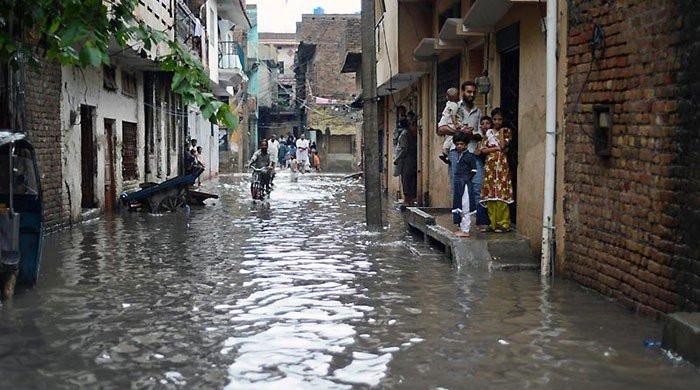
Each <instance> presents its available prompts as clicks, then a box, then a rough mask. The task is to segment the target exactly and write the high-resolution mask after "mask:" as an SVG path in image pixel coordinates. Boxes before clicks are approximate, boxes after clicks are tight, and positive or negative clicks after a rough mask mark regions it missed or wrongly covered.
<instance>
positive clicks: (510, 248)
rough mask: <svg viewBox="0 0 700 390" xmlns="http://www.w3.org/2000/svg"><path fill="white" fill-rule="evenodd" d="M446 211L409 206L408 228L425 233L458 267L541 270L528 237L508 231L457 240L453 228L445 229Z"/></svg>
mask: <svg viewBox="0 0 700 390" xmlns="http://www.w3.org/2000/svg"><path fill="white" fill-rule="evenodd" d="M446 212H449V210H447V211H446V210H445V209H430V208H418V207H408V208H406V209H405V210H404V213H403V215H404V219H405V221H406V223H407V224H408V226H409V227H411V228H412V229H414V230H416V231H418V232H420V233H421V234H423V236H424V238H425V240H426V241H428V242H429V243H433V244H437V246H438V247H442V248H443V249H444V252H445V253H446V254H448V255H449V256H450V257H451V258H452V261H453V263H455V265H456V266H457V267H461V266H473V267H485V268H488V269H490V270H500V271H520V270H537V269H539V262H538V261H537V259H536V258H535V257H534V256H533V254H532V251H531V250H530V240H529V239H528V238H527V237H524V236H522V235H520V234H517V233H515V232H509V233H502V234H498V233H486V234H484V233H474V234H473V235H472V237H471V238H468V239H464V238H458V237H456V236H455V235H454V233H453V231H452V230H450V229H448V227H452V226H448V227H446V226H444V225H445V222H444V220H445V219H446V217H445V213H446ZM438 221H439V222H440V223H442V225H441V224H440V223H438Z"/></svg>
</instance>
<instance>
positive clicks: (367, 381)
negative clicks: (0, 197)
mask: <svg viewBox="0 0 700 390" xmlns="http://www.w3.org/2000/svg"><path fill="white" fill-rule="evenodd" d="M276 182H277V189H276V190H275V191H274V192H273V194H272V200H271V202H270V204H269V205H266V204H253V202H252V201H250V200H249V198H250V196H249V192H248V189H247V186H248V176H224V177H221V178H220V179H219V181H218V182H214V183H209V186H211V188H212V189H213V190H214V191H216V192H218V193H219V194H220V195H221V199H220V200H219V201H217V202H216V204H215V205H213V206H208V207H206V208H198V209H192V211H191V212H190V213H189V215H186V214H185V213H179V214H173V215H163V216H150V215H146V214H136V213H134V214H124V215H119V216H116V217H114V218H103V219H101V220H98V221H94V222H91V223H88V224H86V225H84V226H81V227H79V228H75V229H72V230H67V231H63V232H59V233H55V234H52V235H50V236H49V237H48V239H47V242H46V247H45V250H44V259H43V264H42V272H41V277H40V281H39V285H38V287H37V288H36V289H34V290H33V291H29V292H25V293H23V294H21V295H19V296H18V297H16V299H15V300H14V302H12V303H11V304H10V305H6V306H4V307H3V308H2V309H0V373H2V375H1V378H2V379H1V380H0V388H7V389H30V388H31V389H34V388H37V389H64V388H71V389H72V388H100V389H102V388H104V389H127V388H135V389H140V388H182V389H199V388H201V389H217V388H229V389H266V388H271V389H277V388H284V389H297V388H307V389H336V388H338V389H344V388H353V387H356V388H367V387H372V386H377V387H380V388H407V389H437V388H444V389H484V388H499V389H523V388H551V389H560V388H568V389H578V388H580V389H589V388H600V389H606V388H616V389H621V388H627V389H638V388H649V389H661V388H668V389H671V388H673V389H682V388H683V389H697V388H700V373H699V372H698V370H697V369H696V368H694V367H692V366H690V365H689V364H687V363H685V362H682V361H679V360H676V359H674V358H673V357H672V356H667V354H665V353H664V352H663V351H662V350H660V349H658V348H645V346H644V341H645V340H647V339H652V340H659V339H660V337H661V328H662V323H660V322H656V321H653V320H651V319H649V318H646V317H639V316H635V315H633V314H630V313H629V312H628V311H627V310H626V309H624V308H622V307H621V306H618V305H617V304H615V303H612V302H609V301H608V300H606V299H605V298H603V297H602V296H600V295H599V294H597V293H594V292H591V291H587V290H584V289H582V288H580V287H579V286H577V285H575V284H573V283H570V282H567V281H563V280H555V282H554V284H553V285H552V286H550V287H549V288H543V287H542V284H541V283H540V281H539V276H538V275H537V274H536V273H534V272H517V273H507V272H498V273H488V272H486V271H475V270H470V269H464V270H462V271H461V272H456V271H455V270H454V269H452V267H451V266H450V264H449V262H448V261H447V259H445V258H444V257H443V256H442V255H441V254H440V253H438V252H437V251H433V250H432V249H431V248H429V247H427V246H426V245H425V244H424V243H422V241H419V240H418V239H417V238H415V237H412V236H411V235H410V234H408V233H407V232H406V231H405V228H404V226H403V223H402V221H401V219H400V216H399V215H398V214H397V213H396V212H394V211H389V212H388V215H387V219H388V221H389V223H390V226H389V228H388V230H387V231H386V232H384V233H381V234H371V233H367V232H366V231H365V229H364V225H363V220H364V207H363V201H364V194H363V189H362V186H361V185H360V183H359V182H357V181H346V180H343V179H342V178H340V177H333V176H305V177H301V178H300V179H299V182H298V183H291V182H290V180H289V176H288V175H286V174H279V175H278V178H277V180H276Z"/></svg>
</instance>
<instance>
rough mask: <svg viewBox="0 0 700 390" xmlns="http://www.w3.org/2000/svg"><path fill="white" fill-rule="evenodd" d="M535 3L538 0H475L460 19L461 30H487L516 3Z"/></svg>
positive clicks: (465, 31)
mask: <svg viewBox="0 0 700 390" xmlns="http://www.w3.org/2000/svg"><path fill="white" fill-rule="evenodd" d="M528 3H536V4H539V3H540V1H539V0H476V1H475V2H474V3H473V4H472V6H471V7H470V8H469V10H468V11H467V14H466V15H465V16H464V18H463V19H462V24H463V25H464V27H463V28H462V32H464V33H467V32H470V31H471V32H488V31H491V30H492V29H493V26H494V25H496V23H498V21H499V20H501V18H503V16H505V14H506V13H508V11H510V9H511V7H513V6H515V5H518V4H528Z"/></svg>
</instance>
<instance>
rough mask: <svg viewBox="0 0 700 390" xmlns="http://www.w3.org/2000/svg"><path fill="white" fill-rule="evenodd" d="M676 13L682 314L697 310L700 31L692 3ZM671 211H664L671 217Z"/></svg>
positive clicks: (685, 1) (686, 0) (685, 0)
mask: <svg viewBox="0 0 700 390" xmlns="http://www.w3.org/2000/svg"><path fill="white" fill-rule="evenodd" d="M677 4H678V7H679V9H678V11H679V14H680V15H682V17H683V28H682V29H681V45H680V46H679V47H678V49H677V50H678V53H679V55H680V61H681V62H680V69H682V70H683V71H681V72H679V73H678V82H679V84H680V85H682V86H684V87H681V88H680V102H679V107H678V114H679V117H680V118H682V121H683V122H682V123H681V127H680V129H679V132H680V134H679V135H680V137H678V139H679V145H678V157H677V164H674V165H676V166H673V165H672V166H670V167H669V168H670V169H669V170H668V173H669V175H668V176H669V179H673V183H674V186H673V187H674V188H673V193H674V195H675V197H676V200H675V202H673V203H674V204H679V205H680V210H679V211H678V219H679V224H678V230H677V231H678V232H679V233H680V234H679V236H680V238H681V240H680V244H681V245H677V246H676V248H679V249H677V250H676V253H675V256H674V257H675V258H674V259H673V262H674V264H675V268H676V271H677V272H676V282H677V286H678V292H679V294H680V295H681V296H682V301H681V302H680V305H679V309H680V310H683V311H697V310H700V294H698V290H697V287H698V283H699V281H700V240H698V237H700V196H697V195H696V196H692V194H700V89H698V88H691V87H690V86H691V85H694V84H695V83H697V80H700V68H699V67H698V66H697V64H698V63H699V61H700V30H698V29H697V27H696V25H697V22H696V21H697V20H698V19H699V18H700V9H698V7H697V1H695V0H680V1H678V3H677ZM674 169H677V171H675V172H674ZM673 211H674V210H668V211H667V212H668V213H669V214H671V215H673V214H672V213H673Z"/></svg>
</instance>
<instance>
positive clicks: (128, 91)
mask: <svg viewBox="0 0 700 390" xmlns="http://www.w3.org/2000/svg"><path fill="white" fill-rule="evenodd" d="M122 94H124V95H126V96H131V97H136V76H134V75H133V74H131V73H129V72H122Z"/></svg>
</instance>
